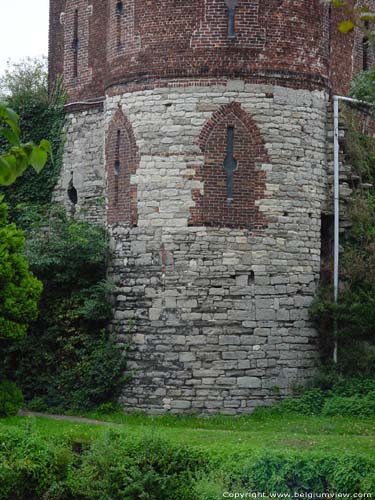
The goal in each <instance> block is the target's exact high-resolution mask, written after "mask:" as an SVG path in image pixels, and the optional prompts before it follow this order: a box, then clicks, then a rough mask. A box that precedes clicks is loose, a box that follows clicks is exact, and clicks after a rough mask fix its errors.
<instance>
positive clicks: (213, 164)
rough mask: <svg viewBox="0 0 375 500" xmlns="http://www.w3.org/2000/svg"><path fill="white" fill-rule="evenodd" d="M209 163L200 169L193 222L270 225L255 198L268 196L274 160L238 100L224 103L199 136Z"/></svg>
mask: <svg viewBox="0 0 375 500" xmlns="http://www.w3.org/2000/svg"><path fill="white" fill-rule="evenodd" d="M198 143H199V146H200V147H201V149H202V151H203V152H204V165H203V167H201V168H199V169H198V171H197V179H199V180H201V182H202V183H203V194H202V192H201V191H194V192H193V199H194V201H195V207H194V208H192V209H191V218H190V225H207V226H227V227H242V228H250V229H260V228H262V227H264V226H265V225H266V221H265V219H264V216H263V215H262V214H261V212H260V211H259V209H258V207H257V205H256V201H257V200H259V199H262V198H264V196H265V195H264V192H265V172H264V171H261V170H259V169H258V168H257V165H259V164H261V163H269V160H268V157H267V153H266V150H265V147H264V143H263V139H262V136H261V133H260V130H259V129H258V127H257V126H256V124H255V122H254V121H253V120H252V118H251V117H250V116H249V115H248V114H247V113H246V112H245V111H244V110H243V109H242V108H241V106H240V104H239V103H236V102H233V103H231V104H229V105H226V106H222V107H221V108H220V109H219V110H218V111H217V112H215V113H214V114H213V115H212V117H211V118H210V120H208V122H207V123H206V125H205V127H204V128H203V130H202V131H201V134H200V136H199V139H198Z"/></svg>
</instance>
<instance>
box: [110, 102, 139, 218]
mask: <svg viewBox="0 0 375 500" xmlns="http://www.w3.org/2000/svg"><path fill="white" fill-rule="evenodd" d="M106 163H107V196H108V214H107V215H108V222H109V224H116V223H122V224H126V225H129V226H130V227H134V226H136V225H137V219H138V215H137V186H136V185H133V184H132V183H131V176H132V175H133V174H135V173H136V170H137V167H138V164H139V154H138V148H137V145H136V142H135V137H134V133H133V129H132V127H131V124H130V123H129V120H128V119H127V118H126V117H125V115H124V114H123V112H122V111H121V110H118V111H117V112H116V114H115V116H114V117H113V119H112V122H111V125H110V127H109V130H108V135H107V141H106Z"/></svg>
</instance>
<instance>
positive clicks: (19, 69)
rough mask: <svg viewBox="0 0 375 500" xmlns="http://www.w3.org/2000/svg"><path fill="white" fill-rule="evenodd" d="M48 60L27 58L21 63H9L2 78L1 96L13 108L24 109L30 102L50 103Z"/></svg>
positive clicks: (0, 83)
mask: <svg viewBox="0 0 375 500" xmlns="http://www.w3.org/2000/svg"><path fill="white" fill-rule="evenodd" d="M47 71H48V70H47V58H46V57H42V58H31V57H26V58H25V59H22V60H21V61H19V62H8V66H7V69H6V70H5V71H4V74H3V75H2V76H1V77H0V96H1V98H2V99H3V100H6V99H8V98H9V99H10V100H11V102H12V106H14V107H16V108H17V109H22V107H23V106H28V105H29V102H30V101H37V102H41V101H46V102H47V101H48V73H47Z"/></svg>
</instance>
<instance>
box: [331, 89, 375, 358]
mask: <svg viewBox="0 0 375 500" xmlns="http://www.w3.org/2000/svg"><path fill="white" fill-rule="evenodd" d="M340 101H343V102H350V103H352V104H361V105H365V106H370V107H371V104H370V103H368V102H365V101H360V100H359V99H352V98H351V97H343V96H338V95H335V96H333V141H334V143H333V145H334V166H333V175H334V215H335V227H334V251H333V254H334V257H333V299H334V302H335V304H337V303H338V298H339V262H340V166H339V161H340V145H339V133H340V130H339V102H340ZM333 334H334V348H333V362H334V363H335V364H337V351H338V331H337V321H336V320H335V322H334V325H333Z"/></svg>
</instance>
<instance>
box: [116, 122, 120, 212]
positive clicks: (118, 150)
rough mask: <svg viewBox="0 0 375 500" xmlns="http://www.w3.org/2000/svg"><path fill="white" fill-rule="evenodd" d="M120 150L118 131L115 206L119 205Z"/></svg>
mask: <svg viewBox="0 0 375 500" xmlns="http://www.w3.org/2000/svg"><path fill="white" fill-rule="evenodd" d="M120 150H121V130H118V131H117V138H116V156H115V164H114V171H115V205H118V176H119V174H120V169H121V164H120Z"/></svg>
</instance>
